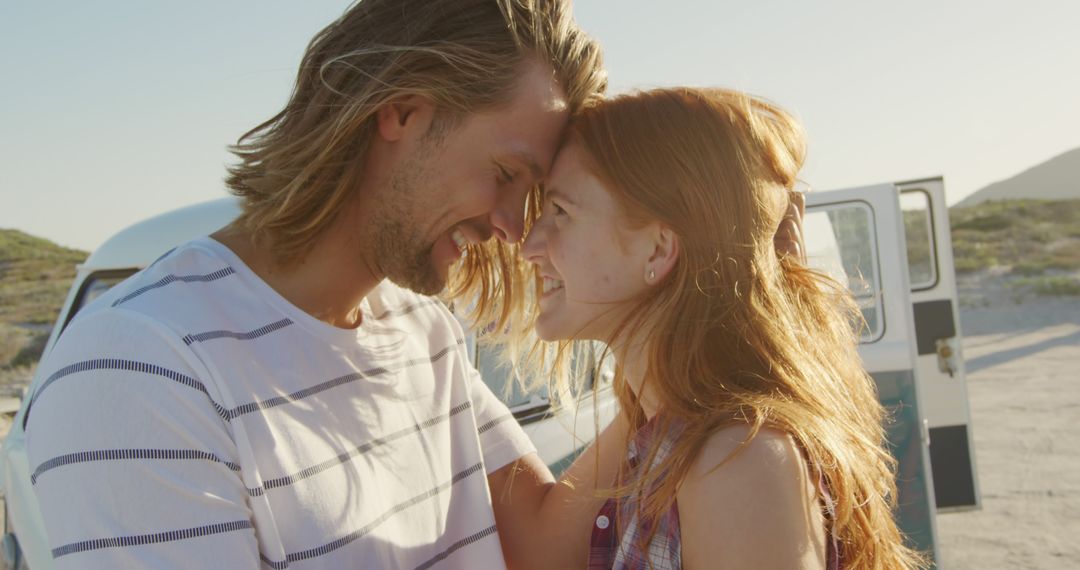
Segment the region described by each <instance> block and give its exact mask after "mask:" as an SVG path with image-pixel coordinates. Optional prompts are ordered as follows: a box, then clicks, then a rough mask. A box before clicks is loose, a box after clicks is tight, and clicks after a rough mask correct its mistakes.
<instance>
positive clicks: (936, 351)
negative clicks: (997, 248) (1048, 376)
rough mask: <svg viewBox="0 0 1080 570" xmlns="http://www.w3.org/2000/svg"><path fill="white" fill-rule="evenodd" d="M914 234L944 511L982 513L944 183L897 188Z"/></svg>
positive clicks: (928, 411) (918, 320) (920, 366)
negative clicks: (976, 509) (974, 510)
mask: <svg viewBox="0 0 1080 570" xmlns="http://www.w3.org/2000/svg"><path fill="white" fill-rule="evenodd" d="M896 186H897V189H898V190H899V192H900V208H901V210H902V211H903V216H904V227H905V235H906V236H907V261H908V263H907V265H908V274H909V276H910V278H911V302H912V307H913V309H914V315H915V339H916V343H915V344H916V347H917V350H918V357H917V364H916V369H917V371H918V376H919V381H920V382H921V388H922V396H923V401H924V402H925V403H926V406H925V407H924V408H923V413H924V415H925V416H926V420H927V422H928V424H929V427H930V463H931V464H932V465H933V470H934V496H935V497H936V500H937V509H938V510H939V511H955V510H969V509H974V508H979V506H980V499H979V485H978V478H977V477H976V471H975V446H974V443H973V440H972V434H971V410H970V408H969V404H968V392H967V381H966V379H965V375H964V359H963V357H962V355H961V350H962V349H961V346H960V338H961V337H960V314H959V306H958V302H957V292H956V273H955V271H954V269H953V257H952V237H951V235H950V231H949V210H948V208H947V207H946V206H945V183H944V181H943V180H942V179H941V178H932V179H926V180H913V181H910V182H901V183H897V185H896Z"/></svg>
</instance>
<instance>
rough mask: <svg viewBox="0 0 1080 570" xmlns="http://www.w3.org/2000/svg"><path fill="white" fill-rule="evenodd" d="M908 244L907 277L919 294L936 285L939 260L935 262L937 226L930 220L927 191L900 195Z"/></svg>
mask: <svg viewBox="0 0 1080 570" xmlns="http://www.w3.org/2000/svg"><path fill="white" fill-rule="evenodd" d="M900 210H901V211H902V212H903V215H904V235H905V240H906V241H907V262H908V274H909V275H910V277H911V289H912V290H913V291H919V290H922V289H929V288H930V287H933V286H934V285H936V284H937V261H936V260H935V259H934V252H935V251H936V248H935V246H934V225H933V220H932V219H931V217H930V195H929V194H927V193H926V191H925V190H918V189H916V190H905V191H903V192H901V193H900Z"/></svg>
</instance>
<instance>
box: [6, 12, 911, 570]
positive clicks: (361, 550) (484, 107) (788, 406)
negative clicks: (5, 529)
mask: <svg viewBox="0 0 1080 570" xmlns="http://www.w3.org/2000/svg"><path fill="white" fill-rule="evenodd" d="M605 86H606V76H605V74H604V71H603V69H602V66H601V53H600V49H599V46H598V45H597V44H596V43H595V42H594V41H592V40H591V39H590V38H588V37H587V36H586V35H585V34H584V33H583V32H582V31H581V30H580V29H579V28H578V27H577V26H576V24H575V23H574V22H573V19H572V16H571V13H570V7H569V3H568V2H561V1H557V0H546V1H545V0H362V1H361V2H358V3H357V4H355V5H354V6H353V7H351V8H350V9H349V10H348V11H347V12H346V13H345V14H344V15H343V16H342V17H341V18H340V19H338V20H337V21H335V22H333V23H332V24H330V25H329V26H328V27H327V28H325V29H324V30H322V31H321V32H319V33H318V34H317V35H316V36H315V38H314V39H313V40H312V42H311V44H310V45H309V47H308V50H307V52H306V54H305V56H304V59H303V62H302V64H301V67H300V71H299V74H298V77H297V81H296V86H295V89H294V91H293V93H292V96H291V98H290V100H289V101H288V103H287V104H286V106H285V108H284V109H283V110H282V111H281V112H280V113H278V114H277V115H275V116H274V117H272V118H271V119H269V120H268V121H266V122H264V123H263V124H261V125H258V126H257V127H255V128H254V129H253V130H251V131H250V132H248V133H247V134H245V135H244V136H243V137H241V139H240V141H239V142H238V143H237V144H236V145H235V146H234V147H233V151H234V152H235V154H236V155H237V157H238V162H237V163H236V164H235V165H233V166H232V167H230V169H229V176H228V178H227V183H228V186H229V188H230V189H231V191H232V192H233V193H234V194H236V195H237V196H239V197H240V198H241V204H242V213H241V215H240V216H239V218H238V219H237V220H236V221H235V222H233V223H232V224H230V225H229V226H227V227H225V228H222V229H221V230H219V231H218V232H216V233H214V234H211V235H209V236H205V237H202V238H199V239H196V240H194V241H191V242H189V243H187V244H184V245H181V246H179V247H177V248H176V249H175V250H173V251H171V252H169V253H168V254H166V255H164V256H163V257H162V258H161V259H159V260H158V261H157V262H155V263H154V264H153V265H151V266H150V267H148V268H146V269H144V270H143V271H141V272H139V273H138V274H136V275H134V276H133V277H131V278H130V279H129V280H128V281H126V282H124V283H123V284H121V285H118V286H116V287H114V288H113V289H112V290H111V291H110V292H109V293H108V294H106V295H105V296H103V297H101V298H100V299H99V300H97V301H96V302H95V303H94V304H93V305H91V306H89V307H87V308H86V309H84V310H83V311H81V312H80V314H79V316H78V318H76V319H75V320H74V321H73V322H72V323H71V324H70V325H69V327H68V328H67V329H66V331H65V332H64V335H63V336H62V337H61V339H60V340H59V341H58V343H57V345H56V347H55V348H54V350H53V351H52V352H51V353H50V355H49V356H48V358H47V360H46V361H45V362H43V364H42V366H44V367H46V374H47V375H49V376H50V381H49V382H47V383H45V384H43V385H42V386H41V388H39V390H38V391H37V392H36V393H35V394H34V396H33V397H34V400H33V409H32V411H33V414H32V415H30V416H29V418H28V421H27V438H28V452H29V457H30V462H31V466H30V467H31V469H33V470H34V473H35V477H34V481H35V482H34V487H35V491H36V493H37V495H38V499H39V502H40V504H41V508H42V512H43V514H44V517H45V523H46V528H47V530H48V533H49V541H50V546H51V547H52V549H53V556H54V560H55V562H56V564H57V566H59V567H70V568H135V567H145V568H207V567H215V568H255V567H270V568H440V567H442V568H499V567H503V566H504V565H505V566H508V567H511V568H530V567H535V568H681V567H685V568H913V567H918V566H919V565H920V564H921V563H922V562H921V559H920V557H919V556H918V555H917V553H914V552H912V551H910V550H909V549H908V548H907V547H906V546H905V545H904V543H903V538H902V536H901V535H900V533H899V531H898V529H897V527H896V524H895V522H894V521H893V518H892V510H891V509H892V505H893V501H895V484H894V480H893V477H894V471H895V462H894V461H893V459H892V458H891V457H890V456H889V454H888V452H887V451H886V449H885V447H884V434H883V430H882V421H883V411H882V409H881V407H880V405H879V404H878V402H877V399H876V397H875V393H874V387H873V384H872V382H871V380H870V378H869V377H868V376H867V374H866V373H865V372H864V371H863V369H862V367H861V364H860V361H859V358H858V355H857V353H856V338H855V333H854V331H853V327H852V324H853V319H855V318H856V316H857V314H858V312H857V310H856V309H855V307H854V305H853V304H852V301H851V299H850V298H849V297H848V295H847V293H846V290H845V289H844V288H843V287H842V286H840V285H838V284H836V283H834V282H831V281H830V280H829V279H828V278H826V277H824V276H822V275H819V274H817V273H815V272H813V271H811V270H809V269H807V268H806V266H805V265H804V264H803V263H802V260H801V259H800V247H801V245H800V244H801V238H800V236H799V232H800V231H801V230H800V216H801V213H800V207H801V196H799V195H797V194H795V193H793V192H792V191H791V189H792V188H793V186H794V185H795V182H796V176H797V174H798V171H799V169H800V167H801V165H802V161H803V155H804V152H805V141H804V136H803V132H802V130H801V128H800V126H799V125H798V124H797V122H796V121H795V120H794V119H793V118H792V117H791V116H790V115H789V114H788V113H786V112H785V111H784V110H782V109H781V108H779V107H777V106H775V105H773V104H771V103H769V102H767V101H765V100H762V99H759V98H756V97H753V96H750V95H747V94H743V93H739V92H736V91H731V90H725V89H707V88H668V89H660V90H654V91H646V92H639V93H634V94H630V95H622V96H618V97H614V98H608V99H605V98H604V95H603V94H604V90H605ZM437 294H443V295H444V298H449V299H452V300H459V301H460V302H461V305H467V306H471V307H474V310H473V314H472V315H471V318H470V321H469V322H472V323H478V324H480V325H481V326H484V327H487V329H488V330H494V331H500V333H505V334H501V335H500V336H499V339H497V340H498V341H499V342H502V343H503V344H505V346H506V349H507V350H506V352H507V354H508V355H511V358H514V359H515V361H519V360H520V361H521V362H522V364H521V366H530V362H531V363H532V366H533V368H534V371H541V374H543V375H544V376H546V377H547V376H549V377H550V379H551V380H550V381H551V383H552V388H553V389H552V391H551V392H552V393H553V394H559V393H574V392H575V390H573V383H574V382H576V381H577V380H576V379H575V378H574V377H572V376H569V375H567V374H566V373H565V370H563V367H562V366H560V365H559V363H560V362H561V361H563V360H565V359H561V358H557V357H558V356H560V355H565V354H567V353H568V351H571V350H572V343H573V342H575V341H584V340H588V341H601V342H603V343H605V344H606V346H607V347H608V350H609V351H610V353H611V354H612V355H613V356H614V358H615V361H616V363H617V365H616V373H615V380H614V389H615V391H616V394H617V397H618V402H619V411H618V414H617V416H616V418H615V419H614V421H612V422H611V423H610V424H609V425H608V426H606V427H605V428H604V429H603V431H602V432H601V433H600V434H599V435H598V437H597V438H596V439H595V441H594V442H593V443H592V444H591V445H590V447H589V448H588V449H586V450H585V451H584V452H583V453H582V454H581V455H580V456H579V457H578V459H577V460H576V461H575V462H574V464H573V465H571V466H570V467H569V468H568V469H567V470H566V472H564V473H563V474H562V475H561V476H560V477H559V479H558V480H556V478H555V477H553V476H552V474H551V472H550V471H549V470H548V468H547V466H546V465H544V463H543V462H542V461H541V460H540V459H539V457H538V456H537V454H536V450H535V448H534V447H533V446H532V443H531V442H530V441H529V439H528V437H527V436H526V435H525V433H524V432H523V431H522V429H521V427H520V426H519V425H518V424H517V423H516V422H515V421H514V419H513V417H512V416H511V415H510V413H509V411H508V410H507V409H506V407H505V406H504V405H503V404H502V403H501V402H500V401H499V399H498V398H497V397H496V396H495V395H494V394H492V393H491V391H490V390H489V389H488V388H487V386H486V385H485V384H484V383H483V381H482V380H481V379H480V378H479V375H478V373H477V372H476V371H475V369H473V368H472V366H471V365H470V363H469V360H468V356H467V353H466V350H465V345H464V338H465V332H464V331H463V330H462V328H461V326H460V325H459V323H458V321H457V320H456V319H455V317H454V316H453V315H451V313H450V312H449V311H448V310H447V308H446V307H445V305H444V304H443V303H442V302H441V301H439V300H436V299H435V298H433V297H432V295H437ZM489 336H494V335H489ZM518 355H532V356H533V357H534V358H533V359H531V360H530V359H519V358H518ZM553 355H554V356H556V358H546V357H547V356H553ZM567 383H570V386H567ZM568 387H569V388H570V389H569V390H567V389H564V388H568Z"/></svg>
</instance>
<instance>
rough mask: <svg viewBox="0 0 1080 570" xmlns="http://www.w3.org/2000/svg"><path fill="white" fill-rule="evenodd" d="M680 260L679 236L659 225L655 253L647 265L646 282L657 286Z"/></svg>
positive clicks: (655, 237)
mask: <svg viewBox="0 0 1080 570" xmlns="http://www.w3.org/2000/svg"><path fill="white" fill-rule="evenodd" d="M678 259H679V236H677V235H675V232H674V231H673V230H672V229H671V228H669V227H667V226H665V225H658V226H657V228H656V232H655V234H654V239H653V251H652V255H651V256H649V260H648V261H647V262H646V264H645V282H646V283H648V284H649V285H655V284H657V283H659V282H660V281H662V280H663V279H664V278H665V277H667V275H668V273H671V270H672V269H674V268H675V262H676V261H678Z"/></svg>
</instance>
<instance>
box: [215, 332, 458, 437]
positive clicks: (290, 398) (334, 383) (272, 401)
mask: <svg viewBox="0 0 1080 570" xmlns="http://www.w3.org/2000/svg"><path fill="white" fill-rule="evenodd" d="M463 344H465V340H464V339H458V340H457V341H456V342H455V343H454V344H452V345H450V346H448V347H446V348H444V349H442V350H440V351H439V352H437V353H435V354H434V355H432V356H430V357H428V358H415V359H412V360H406V361H404V362H402V363H400V365H399V366H396V367H392V368H387V367H385V366H376V367H375V368H370V369H368V370H363V371H360V372H352V373H350V374H346V375H344V376H338V377H337V378H333V379H331V380H327V381H326V382H322V383H321V384H316V385H314V386H309V387H307V388H304V389H303V390H297V391H296V392H293V393H291V394H286V395H284V396H275V397H273V398H269V399H266V400H259V401H256V402H248V403H247V404H241V405H239V406H237V407H235V408H232V409H230V410H226V411H225V415H224V416H223V417H224V418H225V419H227V420H232V419H235V418H237V417H240V416H242V415H245V414H250V413H252V412H257V411H259V410H267V409H270V408H274V407H277V406H281V405H284V404H291V403H293V402H296V401H299V400H303V399H304V398H307V397H309V396H313V395H315V394H318V393H319V392H325V391H326V390H329V389H331V388H337V387H338V386H343V385H345V384H351V383H352V382H356V381H357V380H362V379H365V378H376V377H379V376H383V375H386V374H391V373H394V372H398V371H401V370H405V369H406V368H411V367H413V366H417V365H419V364H434V363H436V362H438V361H440V360H442V359H443V358H445V357H446V355H448V354H450V353H451V352H453V351H454V350H455V349H457V348H458V347H459V346H461V345H463Z"/></svg>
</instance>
